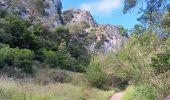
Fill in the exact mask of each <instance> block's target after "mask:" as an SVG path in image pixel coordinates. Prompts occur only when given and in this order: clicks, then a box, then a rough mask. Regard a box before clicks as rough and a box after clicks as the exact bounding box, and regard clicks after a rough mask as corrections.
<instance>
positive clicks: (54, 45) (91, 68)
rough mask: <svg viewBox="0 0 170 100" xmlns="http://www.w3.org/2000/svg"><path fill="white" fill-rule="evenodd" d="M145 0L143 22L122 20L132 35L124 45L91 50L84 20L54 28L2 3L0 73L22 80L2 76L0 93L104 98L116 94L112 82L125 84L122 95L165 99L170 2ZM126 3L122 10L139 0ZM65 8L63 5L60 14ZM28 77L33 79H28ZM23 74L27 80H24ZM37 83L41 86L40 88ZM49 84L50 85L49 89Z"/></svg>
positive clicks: (38, 99)
mask: <svg viewBox="0 0 170 100" xmlns="http://www.w3.org/2000/svg"><path fill="white" fill-rule="evenodd" d="M32 2H33V1H32ZM143 2H144V3H145V5H146V7H143V6H142V8H141V9H140V10H139V12H140V13H141V17H140V18H138V20H139V21H140V22H141V24H138V25H135V26H134V28H133V29H132V30H130V31H129V33H128V34H127V30H125V29H124V28H123V27H122V26H118V28H119V30H120V31H121V35H122V36H125V37H128V41H126V43H125V44H124V47H123V48H122V49H121V50H120V51H118V52H116V53H112V52H109V53H108V54H100V53H98V52H97V53H96V52H94V53H91V54H90V53H89V52H88V51H87V50H86V48H85V46H86V45H87V44H89V43H91V41H92V39H93V38H92V36H93V34H92V33H87V32H84V31H82V30H83V29H86V28H89V27H90V26H89V25H88V24H87V23H85V22H82V23H78V24H73V25H65V26H58V27H56V28H54V29H52V28H51V27H50V25H49V26H48V25H44V24H43V23H33V21H30V20H33V19H32V18H30V20H23V19H22V18H20V16H19V15H18V13H13V12H10V11H8V10H7V9H2V8H0V57H1V58H0V72H1V73H0V74H1V75H2V76H7V77H12V78H14V79H19V83H17V82H15V81H9V80H8V79H7V80H0V81H2V82H0V98H3V99H4V100H6V99H7V100H9V99H12V100H13V99H14V100H16V99H17V100H18V99H23V98H25V100H30V98H32V99H33V100H42V99H43V100H48V99H54V98H58V99H70V98H71V99H74V100H86V99H87V100H89V99H90V100H100V99H101V100H103V99H108V97H109V96H110V95H112V92H114V91H113V88H114V89H116V90H118V91H119V90H123V89H125V92H124V97H123V98H122V99H123V100H157V99H158V100H163V99H164V98H166V97H167V96H169V95H170V37H169V36H170V6H169V2H168V0H145V1H143ZM9 3H11V0H9ZM124 3H125V5H124V10H123V12H124V13H127V12H128V11H129V10H131V9H132V8H134V7H135V6H136V5H137V4H139V5H140V2H139V0H125V2H124ZM34 4H35V7H38V10H39V12H42V13H43V12H44V11H43V9H42V8H44V6H45V5H44V4H42V2H41V1H39V0H35V1H34ZM39 4H41V5H42V6H41V5H39ZM39 6H41V7H42V8H41V7H39ZM61 8H62V5H60V6H59V8H58V10H59V11H58V12H59V14H61ZM60 17H61V16H60ZM76 37H78V38H81V39H82V38H83V39H82V40H78V39H77V38H76ZM29 78H31V82H32V83H26V82H27V81H28V80H27V79H29ZM20 80H22V81H26V82H23V83H24V85H23V84H22V82H21V81H20ZM20 82H21V83H20ZM7 83H8V84H7ZM33 83H35V84H36V85H35V84H33ZM60 83H61V84H60ZM26 88H31V89H30V90H29V89H28V90H27V89H26ZM37 88H38V89H40V90H38V91H36V89H37ZM47 88H48V89H51V90H48V91H47V94H46V93H44V91H46V89H47ZM61 88H62V89H61ZM96 88H98V89H96ZM126 88H127V89H126ZM101 89H102V90H101ZM61 90H62V91H61ZM109 90H111V91H109ZM72 91H74V92H72ZM106 91H107V92H106ZM31 92H37V93H36V94H34V93H31ZM89 92H90V93H92V95H91V94H90V93H89ZM93 93H94V94H93ZM95 93H96V94H95ZM94 95H100V96H99V97H98V96H94ZM52 97H53V98H52Z"/></svg>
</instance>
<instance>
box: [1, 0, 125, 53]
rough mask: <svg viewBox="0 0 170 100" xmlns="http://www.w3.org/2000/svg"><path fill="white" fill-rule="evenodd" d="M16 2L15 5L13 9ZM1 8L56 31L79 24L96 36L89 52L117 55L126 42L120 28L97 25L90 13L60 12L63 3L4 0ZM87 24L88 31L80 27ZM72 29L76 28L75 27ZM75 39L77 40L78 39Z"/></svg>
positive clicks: (45, 0)
mask: <svg viewBox="0 0 170 100" xmlns="http://www.w3.org/2000/svg"><path fill="white" fill-rule="evenodd" d="M8 1H10V2H8ZM13 1H15V3H16V4H15V5H13V6H11V3H12V2H13ZM0 8H3V9H8V10H9V11H11V12H15V13H18V14H19V15H21V17H22V18H23V19H29V20H30V19H31V21H33V22H35V23H36V22H41V23H43V24H45V25H49V26H50V27H51V28H53V29H54V28H55V27H57V26H59V25H68V26H69V25H74V24H79V25H78V26H79V27H80V29H81V30H82V31H83V33H84V32H86V33H90V34H93V35H92V36H93V37H91V38H92V40H91V42H90V43H89V44H88V45H86V46H85V47H86V48H87V49H88V51H90V52H102V53H106V52H109V51H113V52H116V51H118V50H120V49H121V47H122V46H123V44H124V41H125V38H124V37H123V36H122V35H121V34H120V33H121V32H120V31H119V28H118V27H116V26H113V25H99V24H97V22H96V21H95V19H94V18H93V16H92V15H91V14H90V12H89V11H85V10H80V9H70V10H66V11H64V12H61V9H62V3H61V1H60V0H36V1H35V0H1V1H0ZM84 22H85V23H86V24H88V25H89V27H87V26H88V25H81V24H80V23H84ZM83 27H84V28H85V29H82V28H83ZM73 28H77V27H75V26H73ZM73 30H74V29H73ZM81 30H78V31H77V32H76V34H78V33H81ZM74 37H75V38H76V35H75V36H74ZM81 38H83V37H81ZM84 38H85V37H84ZM77 39H79V37H77Z"/></svg>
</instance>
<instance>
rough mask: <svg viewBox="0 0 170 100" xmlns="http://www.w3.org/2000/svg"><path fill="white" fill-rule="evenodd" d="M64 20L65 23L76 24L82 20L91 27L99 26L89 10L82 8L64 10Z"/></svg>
mask: <svg viewBox="0 0 170 100" xmlns="http://www.w3.org/2000/svg"><path fill="white" fill-rule="evenodd" d="M63 21H64V23H65V24H67V25H68V24H75V23H80V22H82V21H84V22H87V23H88V24H89V25H90V26H91V27H95V26H97V23H96V21H95V20H94V18H93V17H92V15H91V14H90V12H89V11H85V10H80V9H70V10H66V11H64V12H63Z"/></svg>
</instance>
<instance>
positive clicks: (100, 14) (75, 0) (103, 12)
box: [61, 0, 140, 29]
mask: <svg viewBox="0 0 170 100" xmlns="http://www.w3.org/2000/svg"><path fill="white" fill-rule="evenodd" d="M61 1H62V4H63V10H67V9H70V8H75V9H82V10H88V11H90V12H91V14H92V15H93V17H94V19H95V20H96V21H97V23H99V24H112V25H123V27H124V28H126V29H131V28H133V26H134V25H135V24H138V23H139V22H138V21H137V20H136V19H137V18H138V17H139V16H140V15H139V14H137V8H136V9H133V10H132V11H131V12H129V13H127V14H123V13H122V10H123V1H124V0H61Z"/></svg>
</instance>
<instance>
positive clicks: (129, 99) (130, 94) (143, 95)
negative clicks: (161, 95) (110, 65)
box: [122, 85, 157, 100]
mask: <svg viewBox="0 0 170 100" xmlns="http://www.w3.org/2000/svg"><path fill="white" fill-rule="evenodd" d="M156 91H157V90H156V88H154V87H153V86H151V85H144V86H131V87H128V88H127V90H126V92H125V93H124V96H123V99H122V100H156Z"/></svg>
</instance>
